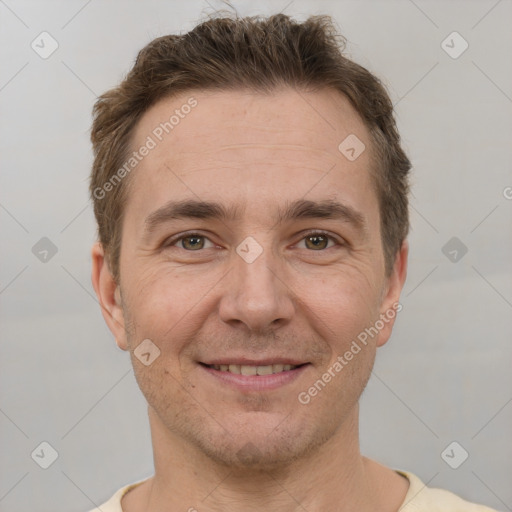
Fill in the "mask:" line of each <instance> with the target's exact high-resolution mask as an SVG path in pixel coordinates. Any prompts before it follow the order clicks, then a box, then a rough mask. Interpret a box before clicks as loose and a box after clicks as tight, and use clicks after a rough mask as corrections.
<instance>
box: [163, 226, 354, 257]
mask: <svg viewBox="0 0 512 512" xmlns="http://www.w3.org/2000/svg"><path fill="white" fill-rule="evenodd" d="M194 236H196V237H201V238H206V239H207V240H209V238H208V237H207V236H206V235H202V234H201V233H197V232H195V231H190V232H187V233H183V234H181V235H178V236H177V237H172V238H169V239H167V240H166V241H165V242H164V244H163V247H164V248H167V247H172V246H174V245H175V244H177V243H178V242H180V241H181V240H183V239H185V238H193V237H194ZM311 236H325V237H326V238H328V239H330V240H332V241H334V242H335V244H336V245H337V246H345V245H346V243H345V242H342V241H340V240H339V239H338V238H337V237H334V236H333V235H330V234H329V233H328V232H326V231H315V230H313V231H309V232H307V233H305V234H304V235H303V236H302V238H301V239H300V241H302V240H304V239H305V238H307V237H311ZM210 242H211V240H210ZM212 243H213V242H212ZM332 248H333V247H327V248H325V249H322V250H319V251H313V250H312V251H311V252H324V251H326V250H327V249H332ZM178 249H183V248H182V247H178ZM183 250H184V251H187V252H190V253H193V252H201V251H202V250H204V249H198V250H196V251H192V250H190V251H189V250H187V249H183Z"/></svg>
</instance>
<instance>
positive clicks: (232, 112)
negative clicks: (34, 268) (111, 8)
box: [92, 88, 408, 512]
mask: <svg viewBox="0 0 512 512" xmlns="http://www.w3.org/2000/svg"><path fill="white" fill-rule="evenodd" d="M190 96H193V97H194V98H195V99H196V100H197V106H196V107H195V108H194V109H193V110H192V111H191V112H190V113H189V114H188V115H187V116H185V117H184V119H182V120H180V123H179V125H177V126H175V128H174V129H173V131H172V132H171V133H170V134H169V135H167V136H166V137H164V139H163V140H162V141H161V142H159V143H158V145H157V146H156V147H155V148H154V149H152V150H151V151H150V152H149V154H148V155H147V156H146V157H145V158H144V159H143V160H142V161H141V162H140V163H139V165H138V166H137V168H136V169H135V170H134V171H133V172H132V174H131V175H130V176H129V178H127V179H129V180H130V188H129V196H128V200H127V202H126V204H125V208H126V210H125V217H124V221H123V226H122V230H123V231H122V244H121V258H120V276H121V277H120V282H119V283H116V282H115V281H114V279H113V277H112V274H111V272H110V270H109V266H108V263H107V260H106V258H105V254H104V251H103V248H102V247H101V244H99V243H97V244H96V245H95V246H94V247H93V251H92V257H93V272H92V281H93V285H94V288H95V290H96V293H97V295H98V298H99V301H100V303H101V305H102V311H103V315H104V317H105V320H106V322H107V324H108V326H109V327H110V329H111V331H112V333H113V335H114V337H115V339H116V342H117V344H118V345H119V347H121V348H122V349H124V350H127V351H130V354H131V357H132V362H133V367H134V372H135V376H136V378H137V381H138V383H139V386H140V388H141V390H142V392H143V394H144V395H145V397H146V399H147V401H148V411H149V420H150V427H151V433H152V440H153V451H154V460H155V476H154V477H153V478H151V479H149V480H147V481H146V482H145V483H143V484H142V485H139V486H138V487H136V488H135V489H133V490H132V491H130V492H129V493H128V494H126V495H125V497H124V498H123V500H122V506H123V510H125V511H127V512H131V511H139V512H140V511H142V510H151V511H153V512H159V511H164V510H165V511H171V510H189V509H190V507H195V509H197V510H198V511H199V512H203V511H204V512H206V511H221V510H222V511H237V512H245V511H256V510H259V511H261V510H280V511H282V512H288V511H296V510H308V511H310V512H313V511H333V512H334V511H336V512H343V511H349V510H352V511H353V510H359V511H363V512H364V511H370V510H372V511H373V510H375V511H376V510H379V511H381V512H382V511H384V512H385V511H390V512H391V511H396V510H398V508H399V507H400V505H401V504H402V501H403V499H404V497H405V494H406V492H407V489H408V481H407V480H406V479H405V478H404V477H402V476H400V475H399V474H398V473H396V472H394V471H392V470H391V469H389V468H386V467H384V466H381V465H380V464H378V463H377V462H375V461H372V460H370V459H367V458H365V457H363V456H362V455H361V453H360V450H359V438H358V416H359V408H358V400H359V397H360V396H361V393H362V391H363V389H364V387H365V385H366V383H367V381H368V379H369V377H370V374H371V369H372V366H373V362H374V358H375V354H376V349H377V348H378V347H380V346H382V345H383V344H384V343H386V341H387V340H388V338H389V336H390V334H391V330H392V326H393V323H394V320H390V321H388V322H386V323H385V325H384V327H383V328H382V330H380V331H379V334H378V335H376V336H374V337H373V338H369V339H368V344H367V346H365V347H363V348H362V350H361V351H360V352H359V353H358V354H357V355H355V356H354V357H353V359H352V360H351V361H350V362H349V363H348V364H347V365H346V366H345V367H344V368H343V370H342V371H340V372H338V373H337V374H336V377H334V378H333V379H332V381H331V382H329V383H328V384H327V385H326V386H325V387H324V388H323V389H322V390H321V391H320V392H319V393H318V394H317V395H316V396H315V397H314V398H312V399H311V401H310V402H309V403H308V404H302V403H300V402H299V400H298V399H297V397H298V395H299V393H300V392H302V391H307V390H308V389H309V388H310V387H311V386H312V385H313V384H314V382H315V381H317V380H318V379H319V378H320V377H321V376H322V374H324V373H325V372H326V371H327V370H328V369H329V368H331V367H332V366H333V364H334V363H335V362H336V360H337V357H338V356H340V355H343V354H345V352H347V350H349V349H350V345H351V343H352V341H353V340H355V339H356V338H357V335H358V334H359V333H361V332H362V331H364V329H365V328H367V327H369V326H372V325H374V324H375V322H376V321H377V320H378V319H379V315H381V314H385V313H386V312H387V311H389V310H391V309H393V304H395V305H396V303H397V302H398V301H399V297H400V292H401V290H402V287H403V284H404V281H405V278H406V266H407V252H408V248H407V243H406V242H404V244H403V245H402V247H401V249H400V251H399V252H398V253H397V255H396V259H395V263H394V267H393V270H392V272H391V274H390V275H386V273H385V269H384V253H383V249H382V243H381V231H380V214H379V210H378V202H377V196H376V192H375V189H374V186H373V181H372V178H371V176H370V172H369V169H370V166H371V143H370V139H369V134H368V131H367V129H366V128H365V126H364V124H363V122H362V120H361V118H360V117H359V115H358V114H357V112H356V111H355V110H354V109H353V108H352V107H351V105H350V103H349V101H348V100H347V99H346V98H345V97H344V96H342V95H341V94H340V93H338V92H336V91H330V90H321V91H317V92H300V93H299V92H297V91H295V90H292V89H290V88H284V89H282V90H278V91H275V92H274V93H272V94H271V95H270V94H266V95H264V94H256V93H254V92H248V91H235V92H233V91H229V92H227V91H216V92H212V91H193V92H189V93H187V94H183V95H181V96H176V97H173V98H167V99H164V100H161V101H160V102H159V103H157V104H156V105H154V106H153V107H152V108H151V109H149V110H148V111H147V112H146V113H145V114H144V115H143V117H142V118H141V119H140V121H139V123H138V124H137V126H136V129H135V132H134V138H133V148H138V147H140V146H141V145H142V144H143V143H144V141H145V140H146V137H147V136H148V135H150V134H151V133H152V130H154V128H155V127H156V126H158V125H159V123H160V122H162V121H165V120H167V119H169V116H170V115H171V114H172V112H173V111H174V110H175V109H176V108H180V106H181V105H183V104H184V103H185V102H186V101H187V99H188V98H190ZM349 134H356V135H357V137H358V138H359V139H360V140H362V141H363V142H364V144H365V145H366V150H365V151H364V152H363V153H362V154H361V155H360V156H359V157H358V158H357V159H356V160H355V161H349V160H348V159H347V158H345V156H344V155H343V154H342V153H341V152H340V151H339V150H338V145H339V144H340V142H341V141H343V140H344V139H345V138H346V137H347V136H348V135H349ZM182 199H196V200H197V199H200V200H205V201H206V200H208V201H217V202H220V203H222V204H224V205H239V206H240V207H242V206H243V207H245V209H244V210H243V211H241V212H240V215H239V217H238V218H237V219H235V220H218V219H216V220H213V219H180V220H171V221H167V222H164V223H163V224H160V225H158V226H157V227H156V228H155V229H154V230H153V231H152V232H151V233H150V234H148V233H147V231H145V228H146V225H147V223H146V222H145V219H146V218H147V217H148V216H149V215H150V214H151V213H152V212H154V211H155V210H157V209H158V208H160V207H161V206H163V205H165V204H166V203H167V202H168V201H169V200H182ZM297 199H307V200H312V201H320V200H325V199H331V200H336V201H339V202H341V203H343V204H345V205H348V206H350V207H351V208H352V209H354V210H356V211H357V212H359V213H360V214H361V215H362V218H363V220H364V226H365V228H364V229H362V228H361V227H358V226H356V225H354V224H352V223H350V222H347V221H346V220H340V219H323V218H314V219H294V220H291V221H288V222H286V223H283V224H276V220H275V213H276V209H277V208H278V207H281V208H283V207H284V206H285V205H286V204H287V203H288V202H292V201H295V200H297ZM308 230H319V231H322V232H326V235H328V236H332V237H333V238H320V240H319V243H318V245H319V248H318V247H316V246H315V245H314V244H313V243H311V238H310V237H309V238H308V235H307V231H308ZM189 231H192V232H193V233H197V234H196V235H195V236H196V237H197V236H201V237H206V238H199V239H193V240H191V239H190V238H189V239H186V240H183V239H182V240H181V241H176V242H174V244H173V243H172V242H171V243H169V242H166V240H167V241H168V240H169V238H170V237H171V236H173V235H180V234H182V233H184V232H189ZM190 234H191V233H187V235H188V236H190ZM248 236H251V237H253V238H254V239H255V240H256V241H257V243H258V244H259V246H260V247H261V248H262V250H263V252H262V253H261V254H260V255H259V256H258V257H257V258H256V260H255V261H253V262H252V263H248V262H247V261H245V260H244V259H243V258H241V257H240V256H239V254H238V253H237V252H236V248H237V246H238V245H239V244H240V243H241V242H242V241H243V240H244V239H245V238H246V237H248ZM317 241H318V240H317ZM198 246H199V248H197V247H198ZM145 339H150V340H152V342H153V343H154V344H155V345H156V346H157V347H158V348H159V350H160V355H159V356H158V357H157V358H156V359H155V360H154V361H153V362H152V363H151V364H150V365H148V366H146V365H144V364H142V363H141V361H139V359H138V358H137V357H135V356H134V353H133V351H134V350H135V348H137V346H138V345H139V344H140V343H141V342H142V340H145ZM235 355H236V356H241V355H244V356H246V357H248V358H254V359H257V360H261V359H263V358H265V357H276V356H283V357H293V358H295V359H297V360H300V361H304V362H308V363H309V365H308V366H307V367H306V368H305V369H304V370H303V371H302V372H301V373H300V375H299V376H298V377H297V378H296V379H295V380H293V381H292V382H288V383H286V384H284V385H283V386H281V387H279V388H277V389H274V390H261V391H257V390H255V391H250V392H247V391H242V390H239V389H234V388H232V387H230V386H227V385H225V384H224V383H222V382H220V381H219V380H218V379H215V378H213V377H212V376H211V375H210V374H209V373H208V372H207V371H205V369H204V368H203V367H202V366H201V365H200V364H199V362H200V361H211V360H212V359H214V358H218V357H227V356H235Z"/></svg>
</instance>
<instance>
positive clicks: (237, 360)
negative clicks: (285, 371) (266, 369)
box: [200, 357, 308, 366]
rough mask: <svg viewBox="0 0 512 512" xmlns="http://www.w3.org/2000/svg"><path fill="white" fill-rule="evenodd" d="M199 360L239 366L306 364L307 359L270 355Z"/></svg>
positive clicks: (208, 363) (207, 363) (206, 362)
mask: <svg viewBox="0 0 512 512" xmlns="http://www.w3.org/2000/svg"><path fill="white" fill-rule="evenodd" d="M200 362H201V363H203V364H206V365H214V364H215V365H218V364H228V365H229V364H239V365H241V366H270V365H273V364H289V365H291V366H300V365H301V364H306V363H307V362H308V361H300V360H299V359H290V358H287V357H272V358H267V359H259V360H257V359H247V358H244V357H232V358H231V357H223V358H222V359H211V360H208V361H200Z"/></svg>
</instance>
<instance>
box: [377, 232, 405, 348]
mask: <svg viewBox="0 0 512 512" xmlns="http://www.w3.org/2000/svg"><path fill="white" fill-rule="evenodd" d="M408 255H409V243H408V242H407V240H404V242H403V243H402V246H401V248H400V250H399V251H398V252H397V255H396V258H395V263H394V265H393V270H392V272H391V275H390V276H389V277H388V278H387V280H386V288H385V289H384V295H383V300H382V303H381V311H380V319H381V321H382V323H383V324H384V326H383V328H382V329H381V330H380V332H379V336H378V339H377V346H378V347H380V346H382V345H384V344H385V343H386V342H387V341H388V339H389V337H390V336H391V331H392V330H393V325H394V323H395V320H396V315H397V314H398V313H399V312H400V311H401V310H402V305H401V304H400V294H401V292H402V289H403V287H404V284H405V280H406V278H407V258H408Z"/></svg>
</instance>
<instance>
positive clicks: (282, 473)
mask: <svg viewBox="0 0 512 512" xmlns="http://www.w3.org/2000/svg"><path fill="white" fill-rule="evenodd" d="M149 416H150V424H151V433H152V440H153V452H154V460H155V476H154V477H153V478H152V479H150V480H148V481H147V482H146V483H144V484H142V485H141V486H140V487H139V488H136V489H135V490H134V491H132V492H130V493H128V494H127V495H126V497H125V498H124V499H123V503H122V505H123V510H125V511H127V512H128V511H131V510H151V511H152V512H160V511H162V512H163V511H164V510H165V511H170V510H190V511H191V512H192V511H194V510H197V511H199V512H214V511H223V512H232V511H233V512H235V511H236V512H255V511H261V510H280V511H282V512H292V511H294V512H295V511H298V510H308V511H317V510H322V511H330V510H332V511H336V512H348V511H349V510H351V511H353V510H359V511H361V512H362V511H370V510H381V511H384V510H397V509H398V506H399V505H400V503H401V501H402V499H403V496H404V495H405V491H406V487H403V486H402V487H401V489H400V492H399V493H397V492H395V493H394V495H393V496H391V495H390V492H389V485H388V484H390V485H391V486H392V487H393V486H394V488H395V489H396V490H397V491H398V487H399V486H400V485H399V484H400V483H399V480H400V479H401V477H399V476H398V475H397V474H396V473H394V472H392V471H391V470H388V469H387V468H384V467H383V466H380V465H378V464H376V463H374V462H373V461H369V460H368V459H366V458H364V457H362V456H361V454H360V451H359V433H358V407H357V405H356V406H355V408H354V410H353V411H352V412H351V413H350V414H349V416H348V417H347V418H346V420H345V421H344V422H343V424H342V425H341V426H340V428H339V429H338V431H337V432H336V433H335V435H333V436H332V437H331V438H330V439H328V440H326V442H325V443H324V444H323V445H321V446H320V447H319V448H318V449H316V450H315V451H314V453H310V454H309V455H308V456H307V457H302V458H300V459H298V460H295V461H294V462H293V463H291V464H287V465H286V467H278V468H273V469H271V470H261V469H260V470H254V469H251V468H245V469H242V470H241V469H239V468H237V469H233V468H230V467H226V466H221V465H219V464H218V463H217V462H215V461H212V460H211V459H210V458H209V457H208V456H206V455H205V454H204V453H203V452H202V451H201V450H200V449H199V448H198V447H196V446H193V445H192V444H191V443H189V442H187V441H185V440H183V439H182V438H181V437H178V436H176V435H175V434H173V433H172V432H169V430H168V429H166V428H165V426H164V425H163V424H162V423H161V421H160V419H159V418H158V416H157V415H156V414H155V413H154V411H153V410H152V409H151V408H150V409H149ZM401 483H402V484H403V485H405V483H404V482H403V481H402V482H401ZM395 504H396V507H395Z"/></svg>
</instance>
